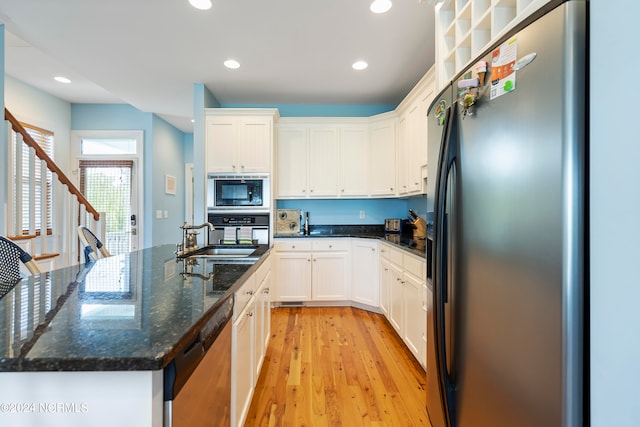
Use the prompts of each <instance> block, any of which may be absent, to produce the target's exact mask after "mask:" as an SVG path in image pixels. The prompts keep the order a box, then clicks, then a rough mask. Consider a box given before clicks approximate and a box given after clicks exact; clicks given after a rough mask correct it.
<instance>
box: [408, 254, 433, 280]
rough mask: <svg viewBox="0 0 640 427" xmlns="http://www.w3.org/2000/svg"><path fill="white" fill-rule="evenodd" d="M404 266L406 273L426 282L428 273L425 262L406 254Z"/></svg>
mask: <svg viewBox="0 0 640 427" xmlns="http://www.w3.org/2000/svg"><path fill="white" fill-rule="evenodd" d="M403 266H404V269H405V271H408V272H409V273H411V274H413V275H414V276H416V277H418V278H420V279H422V280H424V278H425V276H426V274H427V272H426V264H425V262H424V261H423V260H420V259H418V258H415V257H412V256H410V255H406V254H404V260H403Z"/></svg>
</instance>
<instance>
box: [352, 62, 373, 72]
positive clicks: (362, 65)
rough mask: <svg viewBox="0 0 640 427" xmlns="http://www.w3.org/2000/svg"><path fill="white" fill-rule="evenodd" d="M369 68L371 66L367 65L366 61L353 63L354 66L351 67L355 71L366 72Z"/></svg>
mask: <svg viewBox="0 0 640 427" xmlns="http://www.w3.org/2000/svg"><path fill="white" fill-rule="evenodd" d="M368 66H369V64H367V63H366V62H364V61H356V62H354V63H353V65H352V66H351V67H352V68H353V69H354V70H358V71H360V70H364V69H365V68H367V67H368Z"/></svg>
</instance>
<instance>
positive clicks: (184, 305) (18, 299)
mask: <svg viewBox="0 0 640 427" xmlns="http://www.w3.org/2000/svg"><path fill="white" fill-rule="evenodd" d="M174 250H175V246H174V245H164V246H157V247H152V248H148V249H143V250H140V251H135V252H131V253H128V254H122V255H115V256H112V257H109V258H105V259H101V260H98V261H97V262H95V263H93V264H92V265H90V266H87V265H84V264H82V265H77V266H72V267H68V268H63V269H59V270H54V271H51V272H48V273H43V274H41V275H37V276H32V277H28V278H24V279H22V281H20V282H19V283H18V284H17V285H16V286H15V287H14V288H13V289H11V290H10V291H9V292H8V293H7V294H6V295H4V297H2V299H0V331H2V332H1V333H2V335H1V336H0V372H2V371H4V372H8V371H13V372H17V371H107V370H109V371H126V370H156V369H162V368H164V367H165V366H166V365H167V364H168V363H169V362H170V361H171V360H172V359H173V357H174V356H175V354H177V352H178V351H180V349H181V348H182V347H183V346H185V345H186V344H187V343H189V342H190V341H191V340H193V339H194V338H195V337H196V336H197V334H198V333H199V332H200V330H201V329H202V328H203V327H204V325H205V324H206V322H207V320H209V319H210V318H211V317H212V316H213V315H214V314H215V313H218V311H219V310H225V312H226V313H228V317H229V318H231V316H232V307H233V293H234V291H235V290H236V289H237V288H238V287H239V286H241V285H242V284H243V283H244V281H245V280H246V278H248V277H249V276H250V274H252V273H253V271H255V269H256V268H257V266H258V265H259V264H260V263H261V262H262V261H263V260H264V258H259V259H258V260H256V261H255V262H254V263H253V264H251V263H227V264H225V263H222V262H217V261H213V260H208V261H207V262H201V261H202V260H199V263H198V264H195V265H188V266H185V261H184V260H182V259H180V260H177V259H176V256H175V254H174ZM268 250H269V249H268V247H267V246H266V245H262V246H261V247H260V248H259V250H258V251H257V252H256V255H260V256H262V255H264V254H265V253H266V252H268ZM184 271H187V272H191V274H186V275H185V274H182V273H183V272H184ZM211 273H213V274H211Z"/></svg>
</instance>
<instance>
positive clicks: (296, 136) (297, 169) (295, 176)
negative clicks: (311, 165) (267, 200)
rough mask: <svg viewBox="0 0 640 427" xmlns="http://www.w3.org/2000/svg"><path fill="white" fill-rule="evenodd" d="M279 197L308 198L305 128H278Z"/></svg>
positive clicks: (277, 178)
mask: <svg viewBox="0 0 640 427" xmlns="http://www.w3.org/2000/svg"><path fill="white" fill-rule="evenodd" d="M276 157H277V159H276V164H277V167H276V168H277V176H276V180H277V188H278V194H277V196H278V197H307V131H306V129H305V127H304V126H301V127H294V126H286V127H279V128H278V143H277V156H276Z"/></svg>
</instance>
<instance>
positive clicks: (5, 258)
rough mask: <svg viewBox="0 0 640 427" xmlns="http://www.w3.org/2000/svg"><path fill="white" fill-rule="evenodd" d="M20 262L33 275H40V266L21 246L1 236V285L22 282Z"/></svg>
mask: <svg viewBox="0 0 640 427" xmlns="http://www.w3.org/2000/svg"><path fill="white" fill-rule="evenodd" d="M20 262H22V264H24V266H25V267H26V268H27V270H29V272H30V273H31V274H40V273H41V272H40V269H39V268H38V264H36V262H35V261H34V260H33V258H31V255H29V254H28V253H27V252H25V251H24V250H23V249H22V248H21V247H20V246H18V245H16V244H15V243H13V242H12V241H11V240H9V239H7V238H5V237H3V236H0V283H11V282H15V281H17V280H20V277H21V276H20Z"/></svg>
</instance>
